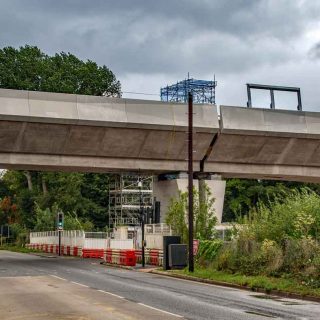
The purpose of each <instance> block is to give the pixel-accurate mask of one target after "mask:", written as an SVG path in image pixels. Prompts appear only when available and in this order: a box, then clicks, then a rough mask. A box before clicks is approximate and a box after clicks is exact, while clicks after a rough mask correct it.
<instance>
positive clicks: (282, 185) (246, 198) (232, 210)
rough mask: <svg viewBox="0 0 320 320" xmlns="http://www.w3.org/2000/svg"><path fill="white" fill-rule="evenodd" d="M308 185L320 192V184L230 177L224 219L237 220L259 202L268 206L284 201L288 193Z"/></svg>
mask: <svg viewBox="0 0 320 320" xmlns="http://www.w3.org/2000/svg"><path fill="white" fill-rule="evenodd" d="M306 187H308V188H309V189H311V190H314V191H315V192H316V193H317V194H320V185H319V184H312V183H309V184H306V183H302V182H292V181H270V180H249V179H228V180H227V186H226V193H225V201H224V208H223V216H222V220H223V221H224V222H225V221H235V220H236V219H237V218H238V217H239V216H245V215H247V214H248V213H249V211H250V210H251V209H252V208H254V207H256V206H257V204H258V203H264V204H265V205H266V206H268V205H269V204H270V203H271V202H273V201H280V202H281V201H284V199H285V198H286V197H287V195H288V193H290V192H292V191H294V190H297V191H301V190H303V189H304V188H306Z"/></svg>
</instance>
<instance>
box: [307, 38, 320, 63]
mask: <svg viewBox="0 0 320 320" xmlns="http://www.w3.org/2000/svg"><path fill="white" fill-rule="evenodd" d="M309 56H310V57H311V58H312V59H320V41H319V42H318V43H316V44H315V45H314V46H313V47H312V48H311V49H310V50H309Z"/></svg>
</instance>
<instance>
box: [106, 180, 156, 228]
mask: <svg viewBox="0 0 320 320" xmlns="http://www.w3.org/2000/svg"><path fill="white" fill-rule="evenodd" d="M139 181H140V182H141V185H140V186H139ZM152 187H153V177H152V176H139V175H125V174H115V175H112V177H111V179H110V187H109V227H115V226H119V225H140V223H141V211H142V212H144V214H146V213H147V212H149V211H150V210H153V189H152Z"/></svg>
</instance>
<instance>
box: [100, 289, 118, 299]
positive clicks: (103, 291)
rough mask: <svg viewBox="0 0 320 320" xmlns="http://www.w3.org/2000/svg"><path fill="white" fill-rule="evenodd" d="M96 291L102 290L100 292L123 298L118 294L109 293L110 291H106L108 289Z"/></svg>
mask: <svg viewBox="0 0 320 320" xmlns="http://www.w3.org/2000/svg"><path fill="white" fill-rule="evenodd" d="M98 291H99V292H102V293H106V294H110V295H111V296H114V297H117V298H119V299H124V297H122V296H118V295H117V294H114V293H111V292H108V291H104V290H98Z"/></svg>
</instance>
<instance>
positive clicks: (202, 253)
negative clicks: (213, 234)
mask: <svg viewBox="0 0 320 320" xmlns="http://www.w3.org/2000/svg"><path fill="white" fill-rule="evenodd" d="M222 245H223V241H222V240H220V239H215V240H201V241H200V244H199V250H198V254H197V257H196V258H197V261H198V262H199V263H200V264H201V265H208V264H210V263H212V262H213V261H214V260H215V258H216V256H217V254H218V252H219V250H220V248H221V247H222Z"/></svg>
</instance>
